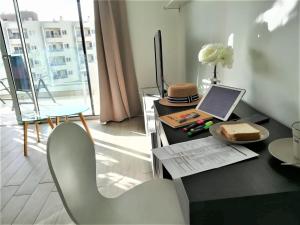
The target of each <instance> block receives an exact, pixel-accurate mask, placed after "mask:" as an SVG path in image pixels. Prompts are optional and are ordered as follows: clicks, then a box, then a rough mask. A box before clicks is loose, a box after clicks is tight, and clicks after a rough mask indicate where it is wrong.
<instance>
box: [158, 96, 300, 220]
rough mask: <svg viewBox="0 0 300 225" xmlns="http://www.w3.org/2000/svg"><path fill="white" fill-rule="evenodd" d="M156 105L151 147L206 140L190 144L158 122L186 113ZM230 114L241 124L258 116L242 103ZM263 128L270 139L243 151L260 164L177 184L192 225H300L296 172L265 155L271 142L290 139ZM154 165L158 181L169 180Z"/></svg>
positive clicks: (271, 125)
mask: <svg viewBox="0 0 300 225" xmlns="http://www.w3.org/2000/svg"><path fill="white" fill-rule="evenodd" d="M154 105H155V116H156V122H155V125H156V135H157V136H156V142H155V145H154V146H165V145H169V144H174V143H179V142H184V141H189V140H192V139H197V138H203V137H207V136H209V135H210V134H209V132H206V133H202V134H200V135H198V136H195V137H193V138H189V137H187V135H186V134H185V133H184V132H183V131H181V130H180V129H173V128H171V127H169V126H167V125H165V124H162V123H161V122H160V121H159V119H158V116H162V115H166V114H169V113H172V112H178V111H182V110H185V109H188V108H190V107H186V108H175V107H166V106H162V105H160V104H159V103H158V101H155V102H154ZM234 113H235V114H236V115H237V116H238V117H240V118H244V117H248V116H250V115H252V114H255V113H257V111H256V110H255V109H253V108H252V107H250V106H249V105H247V104H246V103H244V102H241V103H239V105H238V106H237V108H236V109H235V111H234ZM262 125H263V126H264V127H266V128H267V129H268V130H269V132H270V136H269V138H268V139H267V140H265V141H263V142H259V143H254V144H248V145H245V146H246V147H248V148H249V149H251V150H253V151H255V152H257V153H259V157H258V158H254V159H251V160H247V161H243V162H239V163H236V164H232V165H229V166H225V167H222V168H218V169H214V170H209V171H205V172H202V173H198V174H194V175H191V176H187V177H183V178H182V179H181V184H182V186H183V187H184V188H183V190H184V191H185V193H186V196H187V202H188V203H187V207H188V208H189V210H188V214H189V220H190V223H191V224H203V225H300V168H296V167H292V166H283V165H281V164H280V161H279V160H277V159H275V158H273V157H272V156H271V155H270V154H269V152H268V145H269V143H270V142H272V141H273V140H275V139H278V138H284V137H291V130H290V129H289V128H288V127H286V126H284V125H282V124H281V123H279V122H277V121H275V120H273V119H270V120H269V121H268V122H266V123H263V124H262ZM154 162H155V163H154V164H155V165H154V166H155V172H156V173H157V175H158V176H162V177H169V175H168V173H167V171H166V170H165V169H164V168H163V166H162V165H161V164H160V163H159V162H158V161H157V159H155V158H154Z"/></svg>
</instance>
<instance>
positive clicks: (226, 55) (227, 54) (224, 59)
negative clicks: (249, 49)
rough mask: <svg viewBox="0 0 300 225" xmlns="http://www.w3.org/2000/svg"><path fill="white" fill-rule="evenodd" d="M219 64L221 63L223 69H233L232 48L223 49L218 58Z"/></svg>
mask: <svg viewBox="0 0 300 225" xmlns="http://www.w3.org/2000/svg"><path fill="white" fill-rule="evenodd" d="M218 62H219V63H221V64H222V66H223V67H225V66H226V67H227V68H232V64H233V48H232V47H230V46H229V47H225V48H223V49H222V50H221V51H220V54H219V56H218Z"/></svg>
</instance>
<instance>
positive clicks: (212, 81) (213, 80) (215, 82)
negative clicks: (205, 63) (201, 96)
mask: <svg viewBox="0 0 300 225" xmlns="http://www.w3.org/2000/svg"><path fill="white" fill-rule="evenodd" d="M210 82H211V84H220V83H221V81H220V80H219V79H218V76H217V64H215V66H214V76H213V77H212V78H211V79H210Z"/></svg>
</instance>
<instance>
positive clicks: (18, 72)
mask: <svg viewBox="0 0 300 225" xmlns="http://www.w3.org/2000/svg"><path fill="white" fill-rule="evenodd" d="M10 63H11V69H12V76H13V79H14V83H15V87H16V91H25V92H28V91H31V88H30V81H29V75H28V71H27V69H26V68H25V64H24V61H23V58H22V56H18V55H17V56H11V57H10Z"/></svg>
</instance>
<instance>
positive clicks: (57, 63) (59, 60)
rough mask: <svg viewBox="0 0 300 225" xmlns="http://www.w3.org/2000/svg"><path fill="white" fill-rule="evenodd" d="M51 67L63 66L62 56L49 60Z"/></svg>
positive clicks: (64, 63)
mask: <svg viewBox="0 0 300 225" xmlns="http://www.w3.org/2000/svg"><path fill="white" fill-rule="evenodd" d="M50 65H51V66H63V65H66V59H65V57H64V56H55V57H52V58H51V59H50Z"/></svg>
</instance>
